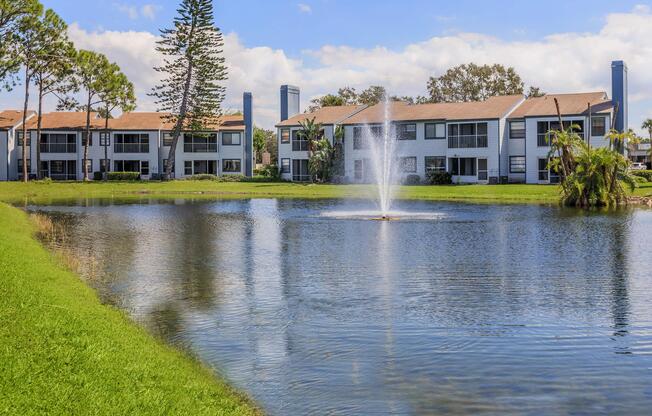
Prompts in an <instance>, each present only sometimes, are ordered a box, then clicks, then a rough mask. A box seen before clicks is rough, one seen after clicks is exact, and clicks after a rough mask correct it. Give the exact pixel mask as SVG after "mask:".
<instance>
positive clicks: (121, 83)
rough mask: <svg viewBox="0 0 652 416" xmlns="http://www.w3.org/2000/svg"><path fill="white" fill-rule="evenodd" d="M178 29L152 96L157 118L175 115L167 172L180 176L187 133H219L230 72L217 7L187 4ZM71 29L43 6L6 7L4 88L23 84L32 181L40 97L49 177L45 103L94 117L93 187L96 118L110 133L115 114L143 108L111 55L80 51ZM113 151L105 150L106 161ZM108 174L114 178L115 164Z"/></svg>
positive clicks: (164, 47) (167, 41) (11, 0)
mask: <svg viewBox="0 0 652 416" xmlns="http://www.w3.org/2000/svg"><path fill="white" fill-rule="evenodd" d="M177 13H178V14H177V16H176V17H175V18H174V21H173V25H172V28H170V29H162V30H161V38H160V40H158V42H157V48H156V50H157V51H158V52H159V53H160V54H161V55H162V56H163V58H164V59H163V65H162V66H161V67H157V68H155V70H156V71H157V72H159V73H160V74H161V76H162V80H161V82H160V83H159V84H158V85H156V86H155V87H154V88H153V90H152V92H151V93H150V95H151V96H152V97H154V98H155V100H156V105H157V111H161V112H165V113H168V114H169V115H168V116H166V121H167V122H169V123H171V124H172V125H173V126H174V128H173V132H172V135H173V141H172V146H171V150H170V155H169V158H168V161H167V164H166V166H165V173H166V176H167V177H170V176H172V172H173V167H174V154H175V149H176V146H177V142H178V139H179V136H180V133H181V131H184V130H185V131H187V130H190V131H201V130H203V129H205V128H206V127H216V126H218V125H219V123H220V116H221V115H222V111H221V103H222V101H223V100H224V93H225V88H224V86H223V85H222V81H224V80H225V79H226V75H227V73H226V66H225V62H224V57H223V56H222V47H223V40H222V34H221V32H220V30H219V28H217V27H216V26H215V23H214V15H213V5H212V2H211V1H210V0H182V1H181V4H180V6H179V8H178V10H177ZM67 29H68V27H67V24H66V23H65V22H64V21H63V19H61V17H60V16H58V15H57V14H56V12H54V11H53V10H52V9H45V8H44V7H43V5H42V4H41V3H40V2H39V1H38V0H0V87H1V88H2V90H7V91H10V90H12V89H14V88H17V87H19V86H20V85H21V84H22V87H23V89H24V95H23V103H22V104H23V105H22V107H23V110H24V111H23V120H22V121H23V123H22V132H21V136H22V139H21V141H22V144H23V146H22V165H23V166H22V177H23V180H24V181H27V180H28V179H29V171H28V155H27V144H28V142H27V140H29V139H28V134H27V133H28V132H27V123H26V121H27V114H28V110H29V108H30V105H33V102H32V96H31V95H30V94H31V92H32V91H34V90H35V91H36V97H35V100H36V102H37V114H36V117H37V127H36V131H37V134H36V143H35V145H36V150H37V152H36V165H37V176H38V177H41V169H40V144H41V134H40V133H41V122H42V115H43V101H44V99H45V98H46V97H48V96H53V97H55V99H56V102H57V109H58V110H76V111H83V112H85V113H86V125H85V131H84V134H83V139H82V144H83V146H84V156H83V178H84V180H88V178H89V172H88V163H87V160H88V146H89V145H90V142H91V140H90V138H91V117H92V113H93V112H98V113H99V114H100V115H101V116H102V117H103V118H104V128H105V130H106V131H107V132H108V123H109V119H110V118H111V117H112V114H113V112H114V111H117V110H119V111H121V112H128V111H133V110H134V109H135V108H136V98H135V93H134V86H133V84H132V83H131V82H130V81H129V79H128V77H127V76H126V75H125V74H124V73H123V72H122V71H121V69H120V67H119V66H118V65H117V64H116V63H114V62H111V61H110V60H109V59H108V58H107V57H106V56H105V55H103V54H101V53H98V52H95V51H90V50H83V49H81V50H78V49H76V48H75V46H74V44H73V42H71V41H70V39H69V38H68V33H67ZM107 146H108V143H107V142H105V160H107V158H106V153H107ZM104 170H105V172H106V171H108V170H110V167H109V166H108V162H107V164H106V166H105V169H104Z"/></svg>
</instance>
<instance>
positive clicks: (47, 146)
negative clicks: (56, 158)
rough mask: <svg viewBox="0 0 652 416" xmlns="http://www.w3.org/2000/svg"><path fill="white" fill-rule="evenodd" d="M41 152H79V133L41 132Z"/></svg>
mask: <svg viewBox="0 0 652 416" xmlns="http://www.w3.org/2000/svg"><path fill="white" fill-rule="evenodd" d="M41 153H77V135H76V134H61V133H43V134H41Z"/></svg>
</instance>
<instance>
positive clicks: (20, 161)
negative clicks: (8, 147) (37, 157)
mask: <svg viewBox="0 0 652 416" xmlns="http://www.w3.org/2000/svg"><path fill="white" fill-rule="evenodd" d="M31 172H32V161H31V160H30V159H27V175H29V174H30V173H31ZM22 175H23V158H22V157H19V158H18V176H19V177H21V178H22V177H23V176H22Z"/></svg>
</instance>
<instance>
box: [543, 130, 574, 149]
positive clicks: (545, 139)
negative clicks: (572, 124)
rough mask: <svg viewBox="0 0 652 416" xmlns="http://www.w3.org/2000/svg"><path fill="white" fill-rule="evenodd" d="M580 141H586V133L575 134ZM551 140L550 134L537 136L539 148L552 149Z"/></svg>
mask: <svg viewBox="0 0 652 416" xmlns="http://www.w3.org/2000/svg"><path fill="white" fill-rule="evenodd" d="M575 134H577V135H578V136H579V137H580V139H582V140H584V132H575ZM550 139H552V138H551V137H550V138H549V137H548V133H539V134H537V146H538V147H550Z"/></svg>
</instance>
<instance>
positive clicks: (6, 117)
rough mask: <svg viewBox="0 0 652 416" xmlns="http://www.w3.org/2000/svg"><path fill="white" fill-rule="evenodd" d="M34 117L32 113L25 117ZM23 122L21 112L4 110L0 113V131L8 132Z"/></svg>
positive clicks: (29, 112)
mask: <svg viewBox="0 0 652 416" xmlns="http://www.w3.org/2000/svg"><path fill="white" fill-rule="evenodd" d="M32 115H34V111H28V112H27V116H28V117H29V116H32ZM22 121H23V111H20V110H5V111H0V130H9V129H11V128H12V127H15V126H16V125H18V124H20V123H21V122H22Z"/></svg>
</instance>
